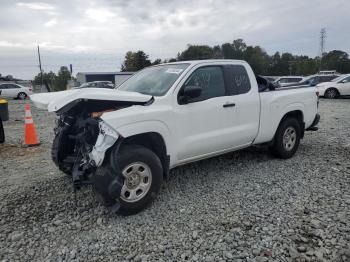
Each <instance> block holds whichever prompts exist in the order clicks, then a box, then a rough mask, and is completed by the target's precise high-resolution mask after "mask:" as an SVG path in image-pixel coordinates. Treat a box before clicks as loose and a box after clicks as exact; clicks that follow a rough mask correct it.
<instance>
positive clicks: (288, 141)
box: [283, 126, 297, 151]
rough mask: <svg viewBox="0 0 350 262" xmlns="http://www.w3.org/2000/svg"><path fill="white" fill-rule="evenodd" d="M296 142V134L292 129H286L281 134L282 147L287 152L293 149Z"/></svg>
mask: <svg viewBox="0 0 350 262" xmlns="http://www.w3.org/2000/svg"><path fill="white" fill-rule="evenodd" d="M296 140H297V132H296V130H295V128H294V127H291V126H290V127H288V128H287V129H286V131H284V134H283V146H284V148H285V149H286V150H287V151H290V150H292V149H293V148H294V145H295V142H296Z"/></svg>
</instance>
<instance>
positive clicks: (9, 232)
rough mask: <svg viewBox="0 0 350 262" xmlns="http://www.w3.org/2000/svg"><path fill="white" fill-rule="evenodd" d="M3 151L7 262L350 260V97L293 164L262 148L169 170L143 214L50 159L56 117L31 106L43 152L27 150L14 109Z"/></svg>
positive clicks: (332, 106)
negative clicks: (109, 201)
mask: <svg viewBox="0 0 350 262" xmlns="http://www.w3.org/2000/svg"><path fill="white" fill-rule="evenodd" d="M9 108H10V114H11V116H10V118H11V120H10V121H8V122H5V132H6V135H7V141H6V143H5V144H4V145H0V170H1V172H0V197H1V202H0V211H1V213H0V260H3V261H146V260H147V261H155V260H158V261H184V260H192V261H258V262H261V261H350V161H349V159H350V136H349V132H350V99H337V100H321V103H320V112H321V117H322V122H321V123H320V124H319V127H320V130H319V131H318V132H313V133H306V135H305V138H304V139H303V140H302V142H301V145H300V148H299V151H298V153H297V154H296V156H295V157H293V158H292V159H289V160H278V159H275V158H273V157H271V156H270V155H269V154H268V153H267V151H266V149H264V148H259V147H253V148H249V149H246V150H243V151H239V152H234V153H230V154H226V155H223V156H220V157H216V158H213V159H209V160H204V161H201V162H198V163H194V164H190V165H187V166H183V167H179V168H176V169H175V170H173V171H171V177H170V178H169V181H167V182H166V183H165V184H164V186H163V188H162V191H161V193H160V195H159V197H158V198H157V199H156V201H155V202H154V203H153V205H152V206H150V207H149V208H147V209H146V210H145V211H143V212H141V213H139V214H137V215H134V216H129V217H123V216H117V215H115V214H112V213H110V212H108V210H106V209H105V208H104V207H102V206H100V205H99V203H98V202H97V200H96V199H95V196H94V193H93V192H92V191H91V189H90V188H84V189H83V190H81V191H79V192H78V194H77V203H76V205H75V202H74V195H73V191H72V186H71V182H70V179H69V178H68V177H66V176H65V175H64V174H62V173H60V172H59V171H58V170H57V168H56V167H55V166H54V164H53V163H52V161H51V159H50V146H51V141H52V138H53V131H52V129H53V126H54V119H55V117H54V115H52V114H49V113H47V112H44V111H39V110H36V109H34V108H32V113H33V117H34V121H35V123H36V126H37V129H38V132H39V136H40V139H41V142H42V144H41V145H40V146H39V147H32V148H21V147H20V139H21V138H22V136H23V115H24V107H23V102H21V101H10V105H9Z"/></svg>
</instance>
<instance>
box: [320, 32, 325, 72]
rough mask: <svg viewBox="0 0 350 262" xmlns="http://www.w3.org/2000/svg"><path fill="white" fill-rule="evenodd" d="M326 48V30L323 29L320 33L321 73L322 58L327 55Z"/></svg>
mask: <svg viewBox="0 0 350 262" xmlns="http://www.w3.org/2000/svg"><path fill="white" fill-rule="evenodd" d="M325 46H326V28H324V27H323V28H321V32H320V71H321V70H322V58H323V54H324V53H325Z"/></svg>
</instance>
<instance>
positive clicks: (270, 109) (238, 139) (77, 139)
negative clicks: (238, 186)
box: [31, 60, 319, 214]
mask: <svg viewBox="0 0 350 262" xmlns="http://www.w3.org/2000/svg"><path fill="white" fill-rule="evenodd" d="M272 87H273V86H272V85H269V83H268V82H267V81H266V80H265V79H263V78H260V77H257V78H256V77H255V75H254V73H253V71H252V69H251V67H250V66H249V65H248V64H247V63H246V62H244V61H237V60H201V61H186V62H176V63H169V64H161V65H157V66H152V67H148V68H146V69H144V70H142V71H140V72H138V73H137V74H135V75H134V76H132V77H131V78H130V79H129V80H127V81H126V82H125V83H123V84H122V85H121V86H120V87H119V88H118V89H117V90H109V89H84V90H69V91H62V92H55V93H42V94H35V95H32V96H31V99H32V101H33V102H34V104H35V105H36V106H37V107H39V108H43V109H47V110H48V111H51V112H56V114H57V115H59V121H58V125H57V127H56V128H55V134H56V136H55V139H54V141H53V146H52V158H53V161H54V162H55V163H56V165H57V166H58V167H59V169H60V170H62V171H63V172H65V173H66V174H69V175H72V177H73V183H74V186H75V187H76V188H79V187H80V186H81V185H83V184H93V186H94V187H95V189H96V192H97V193H98V195H99V196H101V199H102V200H103V201H104V202H105V204H107V205H112V206H114V208H115V210H116V212H119V213H123V214H131V213H136V212H138V211H140V210H142V209H143V208H144V207H145V206H146V204H148V203H150V202H151V200H152V199H153V198H154V197H155V196H156V195H157V193H158V192H159V190H160V188H161V184H162V181H163V178H165V177H166V176H167V175H168V172H169V170H170V169H172V168H174V167H176V166H179V165H183V164H186V163H189V162H193V161H197V160H200V159H204V158H209V157H213V156H216V155H220V154H224V153H227V152H231V151H235V150H238V149H241V148H245V147H249V146H252V145H257V144H266V145H267V146H268V147H269V148H270V151H271V153H272V154H273V155H275V156H277V157H280V158H290V157H292V156H293V155H294V153H295V152H296V150H297V148H298V146H299V142H300V139H301V138H303V136H304V131H305V130H313V131H314V130H317V127H316V125H317V123H318V121H319V115H318V114H317V107H318V96H317V93H316V89H315V88H314V87H307V88H303V87H297V88H289V89H280V90H273V88H272Z"/></svg>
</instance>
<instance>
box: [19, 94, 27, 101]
mask: <svg viewBox="0 0 350 262" xmlns="http://www.w3.org/2000/svg"><path fill="white" fill-rule="evenodd" d="M26 97H27V95H26V94H25V93H19V94H18V98H19V99H21V100H23V99H25V98H26Z"/></svg>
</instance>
